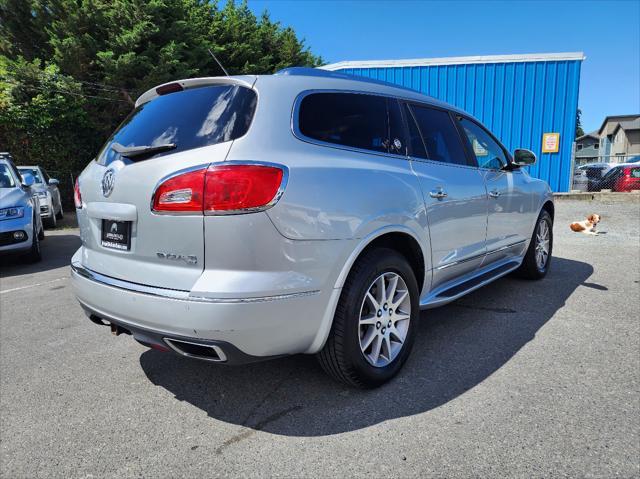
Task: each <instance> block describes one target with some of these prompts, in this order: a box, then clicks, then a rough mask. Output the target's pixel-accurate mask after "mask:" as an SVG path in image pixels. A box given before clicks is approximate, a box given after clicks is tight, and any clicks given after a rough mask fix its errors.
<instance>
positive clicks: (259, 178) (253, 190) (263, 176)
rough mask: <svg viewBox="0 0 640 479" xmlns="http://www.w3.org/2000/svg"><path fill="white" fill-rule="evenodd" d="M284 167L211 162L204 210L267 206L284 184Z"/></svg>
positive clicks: (236, 209)
mask: <svg viewBox="0 0 640 479" xmlns="http://www.w3.org/2000/svg"><path fill="white" fill-rule="evenodd" d="M282 178H283V170H282V169H281V168H277V167H274V166H266V165H228V166H211V167H210V168H209V169H208V170H207V180H206V183H205V190H204V211H205V213H206V212H213V213H215V212H223V213H229V212H235V211H237V212H242V211H243V210H253V209H256V208H263V207H265V206H268V205H269V204H270V203H271V202H272V201H273V200H274V199H275V198H276V195H277V193H278V190H279V189H280V185H281V184H282Z"/></svg>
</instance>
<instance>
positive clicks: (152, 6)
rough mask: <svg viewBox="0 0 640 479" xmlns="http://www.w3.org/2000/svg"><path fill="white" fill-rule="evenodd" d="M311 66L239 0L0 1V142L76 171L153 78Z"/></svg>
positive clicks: (296, 44)
mask: <svg viewBox="0 0 640 479" xmlns="http://www.w3.org/2000/svg"><path fill="white" fill-rule="evenodd" d="M209 49H210V50H211V51H212V52H214V53H215V55H216V57H217V58H218V59H219V60H220V61H221V62H222V64H223V65H224V66H225V68H226V69H227V70H228V71H229V73H230V74H259V73H273V72H275V71H277V70H279V69H281V68H284V67H288V66H317V65H319V64H321V62H322V59H321V58H320V57H317V56H315V55H313V54H312V53H311V52H310V51H309V49H308V48H307V47H306V46H305V44H304V40H301V39H299V38H298V37H297V35H296V33H295V31H294V30H293V29H292V28H290V27H283V26H282V25H281V24H280V23H279V22H274V21H272V20H271V18H270V17H269V14H268V13H267V12H265V13H263V14H262V15H261V16H260V17H259V18H257V17H256V16H255V15H254V14H253V13H252V12H251V10H250V9H249V7H248V5H247V3H246V0H245V1H244V2H242V3H240V4H236V3H235V2H234V1H233V0H229V1H227V2H226V3H225V5H224V7H222V8H220V7H219V5H218V2H217V1H216V0H214V1H209V0H0V150H8V151H11V153H12V154H13V156H14V158H15V159H16V160H17V161H18V162H19V163H25V162H29V163H37V164H41V165H42V166H44V167H45V168H49V169H52V170H58V171H65V172H66V171H69V172H73V173H78V172H79V170H80V169H81V167H82V165H84V164H86V163H87V161H89V160H90V159H91V158H92V157H93V156H94V155H95V154H96V153H97V150H98V147H99V145H100V144H101V143H102V142H103V141H104V140H105V139H106V137H107V136H108V135H109V134H110V132H111V131H113V129H114V128H115V127H116V125H117V124H118V123H119V122H120V121H121V120H122V118H124V116H125V115H126V114H127V113H128V112H129V111H130V110H131V108H132V107H133V105H134V101H135V98H137V96H139V95H140V94H142V93H143V92H145V91H146V90H148V89H149V88H152V87H153V86H155V85H158V84H160V83H164V82H167V81H170V80H175V79H179V78H188V77H195V76H215V75H221V74H222V72H221V71H220V67H219V66H218V65H217V63H216V62H215V60H214V59H213V58H212V57H211V55H210V54H209V51H208V50H209Z"/></svg>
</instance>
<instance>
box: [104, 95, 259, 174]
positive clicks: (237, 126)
mask: <svg viewBox="0 0 640 479" xmlns="http://www.w3.org/2000/svg"><path fill="white" fill-rule="evenodd" d="M256 102H257V96H256V93H255V92H254V91H253V90H251V89H249V88H245V87H241V86H237V85H213V86H205V87H199V88H189V89H187V90H183V91H179V92H175V93H169V94H166V95H161V96H159V97H157V98H155V99H153V100H151V101H150V102H148V103H144V104H143V105H140V106H139V107H138V108H136V109H135V110H133V112H131V114H130V115H129V116H128V117H127V118H126V119H125V120H124V121H123V122H122V124H120V126H119V127H118V128H117V129H116V131H115V132H114V133H113V134H112V135H111V137H110V138H109V139H108V140H107V142H106V143H105V145H104V146H103V147H102V150H101V151H100V153H99V154H98V158H97V161H98V163H100V164H102V165H108V164H109V163H111V162H112V161H114V160H116V159H118V158H120V154H118V153H116V152H115V151H114V150H113V149H112V148H111V146H112V145H113V144H114V143H119V144H120V145H122V146H125V147H131V146H158V145H163V144H168V143H174V144H175V145H176V147H175V148H174V149H170V150H166V151H160V152H156V153H155V154H153V155H147V156H142V157H139V156H136V157H135V158H134V159H135V160H140V159H149V158H152V157H159V156H162V155H168V154H172V153H176V152H179V151H186V150H190V149H193V148H199V147H202V146H208V145H213V144H216V143H222V142H225V141H230V140H234V139H236V138H239V137H241V136H243V135H244V134H245V133H246V132H247V130H248V129H249V125H250V124H251V120H252V119H253V114H254V112H255V108H256Z"/></svg>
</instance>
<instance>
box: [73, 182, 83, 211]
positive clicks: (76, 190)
mask: <svg viewBox="0 0 640 479" xmlns="http://www.w3.org/2000/svg"><path fill="white" fill-rule="evenodd" d="M73 203H74V204H75V205H76V208H78V209H80V208H82V195H81V194H80V184H79V183H78V178H76V182H75V184H74V185H73Z"/></svg>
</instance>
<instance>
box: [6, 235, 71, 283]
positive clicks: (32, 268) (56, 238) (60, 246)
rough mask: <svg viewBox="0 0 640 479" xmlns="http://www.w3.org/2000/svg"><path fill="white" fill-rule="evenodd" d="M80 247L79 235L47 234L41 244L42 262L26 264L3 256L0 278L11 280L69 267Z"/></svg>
mask: <svg viewBox="0 0 640 479" xmlns="http://www.w3.org/2000/svg"><path fill="white" fill-rule="evenodd" d="M79 247H80V237H79V236H78V235H77V234H58V233H56V234H51V233H48V232H47V233H45V239H44V240H43V241H42V242H41V243H40V248H41V251H42V261H40V262H38V263H32V264H26V263H23V262H22V259H21V258H20V257H19V256H3V257H2V262H1V263H0V264H1V266H0V276H1V277H3V278H10V277H13V276H20V275H24V274H31V273H39V272H41V271H49V270H51V269H56V268H60V267H62V266H69V264H70V263H71V257H72V256H73V254H74V253H75V252H76V250H77V249H78V248H79Z"/></svg>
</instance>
